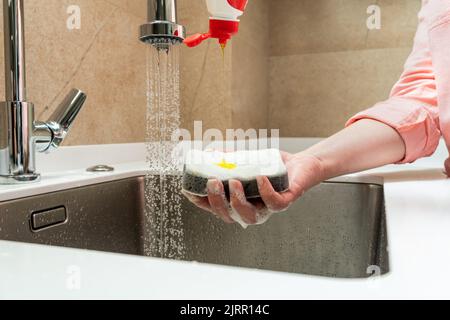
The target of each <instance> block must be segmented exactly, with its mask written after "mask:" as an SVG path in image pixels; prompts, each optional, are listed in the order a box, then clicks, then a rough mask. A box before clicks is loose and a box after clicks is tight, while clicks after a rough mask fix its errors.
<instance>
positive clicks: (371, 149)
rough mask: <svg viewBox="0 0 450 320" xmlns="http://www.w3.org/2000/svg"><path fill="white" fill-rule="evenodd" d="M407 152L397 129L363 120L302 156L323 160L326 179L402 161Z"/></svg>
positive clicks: (321, 161) (324, 178) (324, 177)
mask: <svg viewBox="0 0 450 320" xmlns="http://www.w3.org/2000/svg"><path fill="white" fill-rule="evenodd" d="M405 152H406V148H405V143H404V141H403V139H402V138H401V136H400V135H399V134H398V133H397V131H396V130H394V129H393V128H391V127H390V126H388V125H386V124H384V123H381V122H378V121H374V120H360V121H358V122H356V123H355V124H353V125H351V126H350V127H348V128H346V129H344V130H342V131H341V132H338V133H337V134H335V135H333V136H331V137H330V138H328V139H326V140H324V141H322V142H320V143H319V144H317V145H315V146H313V147H312V148H310V149H308V150H306V151H304V152H302V153H301V154H303V155H308V156H314V157H316V158H318V159H319V161H320V163H321V164H322V168H323V173H322V174H323V177H322V178H323V180H326V179H330V178H333V177H337V176H341V175H344V174H349V173H354V172H359V171H364V170H368V169H372V168H376V167H380V166H383V165H387V164H392V163H396V162H399V161H401V160H402V159H403V158H404V157H405Z"/></svg>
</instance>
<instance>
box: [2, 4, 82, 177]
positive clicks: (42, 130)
mask: <svg viewBox="0 0 450 320" xmlns="http://www.w3.org/2000/svg"><path fill="white" fill-rule="evenodd" d="M23 1H24V0H3V20H4V36H5V100H6V101H4V102H0V184H20V183H29V182H35V181H39V180H40V175H39V174H38V173H36V165H35V154H36V152H48V151H50V150H52V149H54V148H57V147H59V146H60V145H61V143H62V141H63V140H64V138H65V136H66V135H67V133H68V131H69V129H70V127H71V124H72V122H73V121H74V120H75V118H76V116H77V115H78V113H79V112H80V110H81V108H82V106H83V104H84V102H85V101H86V95H85V94H84V93H83V92H81V91H80V90H77V89H72V91H71V92H70V93H69V94H68V95H67V96H66V98H65V99H64V100H63V101H62V103H61V104H60V105H59V106H58V107H57V109H56V111H55V112H54V113H53V115H52V116H50V118H49V119H48V120H47V121H45V122H41V121H36V120H35V118H34V105H33V104H32V103H31V102H28V101H27V94H26V67H25V37H24V9H23Z"/></svg>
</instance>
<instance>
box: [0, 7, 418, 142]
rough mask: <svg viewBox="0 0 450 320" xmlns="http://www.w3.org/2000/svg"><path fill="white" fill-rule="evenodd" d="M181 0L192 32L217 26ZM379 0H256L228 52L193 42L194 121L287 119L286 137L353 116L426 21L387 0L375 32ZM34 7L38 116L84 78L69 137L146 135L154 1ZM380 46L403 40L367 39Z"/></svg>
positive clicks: (31, 93) (188, 120) (187, 97)
mask: <svg viewBox="0 0 450 320" xmlns="http://www.w3.org/2000/svg"><path fill="white" fill-rule="evenodd" d="M178 3H179V12H178V14H179V19H180V23H181V24H183V25H185V26H186V27H187V30H188V34H192V33H196V32H205V31H207V30H208V17H209V15H208V12H207V10H206V5H205V2H204V0H179V1H178ZM372 3H374V1H372V0H302V1H300V0H276V1H275V0H251V1H250V3H249V6H248V9H247V12H246V14H245V15H244V16H243V17H242V23H241V30H240V33H239V34H238V36H237V37H236V38H235V39H234V40H233V42H232V43H231V44H230V45H229V47H228V48H227V50H226V54H225V59H223V57H222V54H221V51H220V49H219V47H218V45H217V44H216V42H214V41H209V42H207V43H205V44H203V45H201V46H200V47H198V48H195V49H188V48H185V47H182V49H181V51H182V52H181V67H180V69H181V111H182V112H181V113H182V115H181V116H182V125H183V127H185V128H192V124H193V122H194V121H195V120H203V122H204V127H205V129H207V128H219V129H221V130H225V129H227V128H251V127H254V128H265V127H267V126H270V127H274V128H279V127H282V133H283V134H284V135H287V136H324V135H328V134H331V133H332V132H333V131H335V130H337V129H339V128H341V127H342V124H343V123H344V122H345V120H346V119H347V117H348V116H350V115H352V114H353V113H354V112H356V111H358V110H360V109H363V108H365V107H367V106H369V105H370V104H372V103H374V102H376V101H378V100H380V99H383V98H384V97H386V95H387V93H388V91H389V89H390V87H391V85H392V84H393V82H394V81H395V80H396V79H397V77H398V74H399V73H400V71H401V67H402V65H403V62H404V58H405V56H406V55H407V53H408V52H409V47H410V46H411V39H412V36H413V34H414V30H415V24H416V20H417V19H416V14H417V11H418V9H419V6H420V0H378V4H379V5H380V6H381V8H382V12H383V28H382V29H381V30H379V31H371V32H368V31H367V29H366V27H365V22H366V18H367V15H366V8H367V6H368V5H369V4H372ZM71 4H78V5H79V6H80V7H81V9H82V28H81V30H74V31H69V30H67V28H66V19H67V13H66V9H67V6H68V5H71ZM25 6H26V40H27V63H28V97H29V100H30V101H32V102H34V103H35V104H36V111H37V112H36V113H37V114H38V115H39V117H40V118H41V119H45V118H46V117H47V116H48V115H49V114H50V113H51V112H52V110H54V108H55V107H56V105H57V103H58V101H59V100H60V99H61V98H62V96H63V95H64V94H65V93H66V92H67V91H68V90H69V89H70V87H72V86H75V87H79V88H80V89H82V90H85V91H86V92H87V93H88V94H89V99H88V102H87V103H86V106H85V108H84V110H83V112H82V113H81V115H80V118H79V119H77V121H76V123H75V125H74V127H73V130H72V132H71V133H70V135H69V138H68V141H67V144H70V145H77V144H96V143H120V142H137V141H143V139H144V136H145V123H144V121H145V120H144V119H145V117H144V116H145V112H146V62H145V51H146V47H145V45H143V44H141V43H140V42H139V41H138V40H137V37H138V28H139V25H140V24H142V23H143V22H144V21H145V16H146V0H76V1H75V2H74V1H70V0H46V1H42V0H25ZM0 7H1V2H0ZM2 29H3V26H2V24H0V33H1V32H2ZM0 36H1V37H3V35H2V34H0ZM378 48H392V49H383V50H367V49H378ZM337 51H347V52H341V53H339V52H337ZM358 51H360V52H358ZM2 58H3V42H2V41H0V59H2ZM3 77H4V75H3V72H0V98H2V99H3V95H4V93H3V91H4V79H3ZM269 98H270V99H269ZM269 120H270V123H269Z"/></svg>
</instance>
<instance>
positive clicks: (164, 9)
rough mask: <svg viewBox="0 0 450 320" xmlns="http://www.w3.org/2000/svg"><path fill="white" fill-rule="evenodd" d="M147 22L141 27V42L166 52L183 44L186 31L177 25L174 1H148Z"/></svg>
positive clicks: (175, 3) (175, 2)
mask: <svg viewBox="0 0 450 320" xmlns="http://www.w3.org/2000/svg"><path fill="white" fill-rule="evenodd" d="M148 21H149V22H147V23H146V24H144V25H142V26H141V30H140V37H139V38H140V40H141V41H142V42H145V43H148V44H150V45H153V46H155V47H156V48H158V49H166V50H167V49H168V48H169V47H170V46H172V45H175V44H181V43H182V42H183V40H184V38H185V35H186V30H185V28H184V27H183V26H181V25H179V24H178V23H177V1H176V0H148Z"/></svg>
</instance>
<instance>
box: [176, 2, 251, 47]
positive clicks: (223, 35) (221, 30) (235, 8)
mask: <svg viewBox="0 0 450 320" xmlns="http://www.w3.org/2000/svg"><path fill="white" fill-rule="evenodd" d="M247 2H248V0H206V5H207V6H208V11H209V13H210V14H211V17H210V19H209V32H207V33H197V34H194V35H192V36H190V37H188V38H186V40H184V43H185V44H186V45H187V46H188V47H195V46H198V45H199V44H201V43H202V42H203V41H205V40H206V39H209V38H214V39H218V40H219V43H220V45H221V46H222V47H223V48H224V47H225V46H226V45H227V42H228V40H230V39H231V37H232V36H233V35H235V34H236V33H237V32H238V31H239V17H240V16H242V15H243V14H244V11H245V7H246V6H247Z"/></svg>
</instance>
